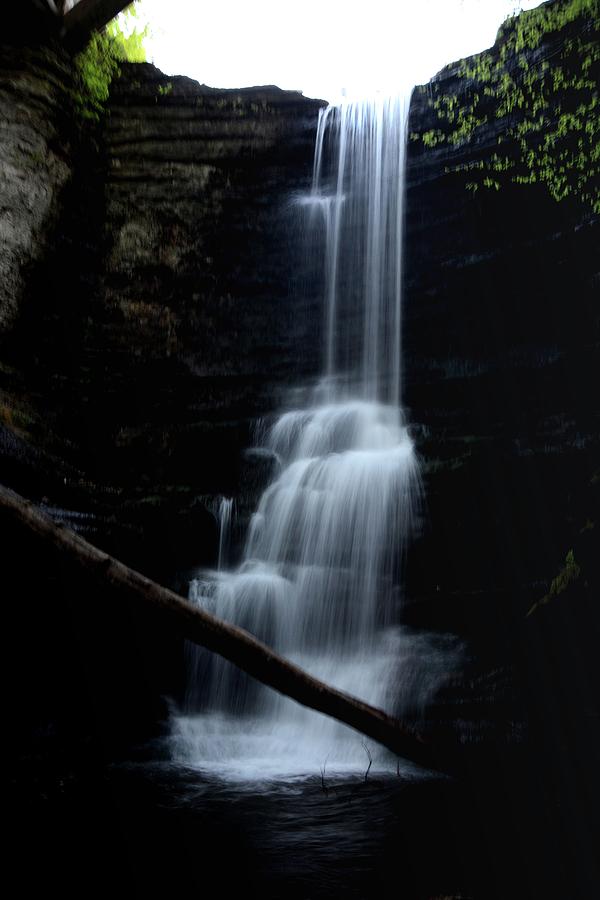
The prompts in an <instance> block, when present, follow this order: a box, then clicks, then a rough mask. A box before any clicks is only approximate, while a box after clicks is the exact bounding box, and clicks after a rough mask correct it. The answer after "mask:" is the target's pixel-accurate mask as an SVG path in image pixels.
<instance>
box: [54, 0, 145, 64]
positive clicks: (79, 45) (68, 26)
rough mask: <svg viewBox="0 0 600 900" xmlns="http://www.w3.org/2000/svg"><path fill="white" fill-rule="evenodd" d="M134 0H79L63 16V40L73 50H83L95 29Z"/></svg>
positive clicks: (102, 25) (103, 24) (106, 22)
mask: <svg viewBox="0 0 600 900" xmlns="http://www.w3.org/2000/svg"><path fill="white" fill-rule="evenodd" d="M131 3H132V0H79V2H78V3H76V4H75V6H73V7H72V8H71V9H70V10H68V12H66V13H65V14H64V17H63V40H64V43H65V44H66V45H67V46H68V47H69V49H70V50H71V51H72V52H73V53H76V52H79V50H83V48H84V47H85V45H86V44H87V42H88V41H89V39H90V37H91V36H92V32H93V31H99V30H100V29H101V28H104V26H105V25H108V23H109V22H110V21H111V19H114V18H115V16H118V15H119V13H120V12H122V11H123V10H124V9H125V7H126V6H130V5H131Z"/></svg>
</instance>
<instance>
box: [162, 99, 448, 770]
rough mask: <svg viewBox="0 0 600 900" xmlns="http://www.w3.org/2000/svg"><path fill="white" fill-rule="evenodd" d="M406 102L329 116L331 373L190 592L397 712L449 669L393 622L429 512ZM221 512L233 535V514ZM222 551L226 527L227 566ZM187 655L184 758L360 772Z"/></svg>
mask: <svg viewBox="0 0 600 900" xmlns="http://www.w3.org/2000/svg"><path fill="white" fill-rule="evenodd" d="M408 107H409V96H408V95H407V96H406V97H398V98H378V99H376V100H371V101H356V102H355V101H352V102H351V101H344V102H342V103H341V104H340V105H337V106H329V107H328V108H326V109H325V110H323V111H322V112H321V115H320V119H319V125H318V133H317V142H316V149H315V162H314V176H313V185H312V190H311V192H310V194H309V195H307V196H306V197H304V198H302V201H301V202H302V206H303V207H304V214H305V223H306V227H307V228H308V229H310V231H311V234H312V235H313V237H314V239H315V240H316V242H317V243H318V244H319V245H320V246H321V247H322V252H323V254H324V273H325V284H324V299H325V312H324V321H325V327H324V348H323V355H324V363H323V377H322V380H321V381H320V383H319V384H318V385H317V386H316V387H315V388H314V389H313V390H311V391H309V392H307V393H306V401H305V403H304V404H303V405H301V406H300V408H294V409H290V410H287V411H285V412H283V414H282V415H281V416H280V417H279V419H278V420H277V421H275V423H274V424H273V425H272V427H271V428H270V429H269V430H268V432H267V434H266V437H265V440H264V449H265V450H268V451H270V452H271V453H272V455H273V457H274V459H275V460H276V463H277V465H276V472H275V475H274V477H273V480H272V482H271V484H270V485H269V486H268V487H267V489H266V490H265V492H264V494H263V495H262V497H261V498H260V502H259V504H258V508H257V509H256V511H255V513H254V515H253V517H252V521H251V524H250V528H249V532H248V535H247V539H246V545H245V550H244V553H243V559H242V562H241V564H240V565H239V566H238V567H237V568H236V569H234V570H231V571H227V570H226V569H223V568H222V567H221V566H220V567H219V571H211V572H204V573H201V574H200V575H199V576H198V577H197V578H196V579H195V580H194V581H193V582H192V584H191V587H190V598H191V599H192V600H193V601H194V602H195V603H198V604H199V605H201V606H202V607H203V608H205V609H208V610H209V611H210V612H212V613H214V614H215V615H217V616H219V617H221V618H223V619H225V620H227V621H230V622H233V623H235V624H236V625H239V626H241V627H242V628H245V629H247V630H248V631H250V632H251V633H252V634H254V635H256V636H257V637H259V638H260V639H261V640H263V641H264V642H266V643H267V644H269V645H270V646H272V647H274V648H275V649H276V650H278V651H279V652H280V653H282V654H283V655H284V656H287V657H288V658H290V659H291V660H293V661H294V662H296V663H297V664H299V665H300V666H302V667H304V668H305V669H307V670H308V671H309V672H311V673H312V674H314V675H315V676H317V677H318V678H321V679H322V680H324V681H326V682H328V683H330V684H332V685H334V686H336V687H338V688H340V689H342V690H344V691H346V692H348V693H350V694H353V695H355V696H357V697H360V698H362V699H364V700H366V701H368V702H370V703H372V704H373V705H375V706H379V707H383V708H385V709H387V710H389V711H390V712H394V713H400V712H401V711H402V710H403V709H405V708H406V707H407V706H410V708H414V707H415V706H419V705H422V704H423V703H424V701H425V700H426V699H427V696H428V695H429V694H430V693H431V690H432V689H433V687H434V685H435V683H436V682H437V678H438V671H437V669H438V668H439V665H440V660H439V654H438V652H437V651H436V649H435V648H434V646H433V645H430V644H429V642H428V641H427V639H426V638H425V637H423V636H421V637H416V636H412V635H408V634H406V633H404V632H403V630H402V628H401V627H400V626H399V624H398V621H399V615H398V614H399V606H400V603H401V598H402V579H401V576H402V562H403V557H404V552H405V547H406V542H407V539H408V537H409V536H410V534H411V531H412V529H413V523H414V519H415V513H416V510H417V507H418V502H419V470H418V462H417V458H416V455H415V452H414V449H413V443H412V440H411V438H410V435H409V432H408V430H407V426H406V423H405V421H404V414H403V411H402V408H401V375H402V356H401V297H402V233H403V196H404V170H405V148H406V126H407V118H408ZM313 243H314V241H313ZM223 512H225V515H222V516H221V519H222V526H223V525H224V524H225V525H226V527H229V516H230V512H231V504H229V505H227V504H225V505H223V506H222V513H223ZM225 520H227V521H226V522H225ZM224 542H226V538H224V537H223V534H222V535H221V550H220V561H221V562H222V558H223V545H224ZM188 653H189V669H190V670H189V687H188V692H187V700H186V709H185V712H184V714H183V715H181V716H180V717H178V718H177V720H176V726H175V739H176V747H177V753H178V754H180V755H183V757H184V758H185V759H186V760H187V761H188V762H191V763H193V764H196V765H200V766H202V767H213V768H217V769H218V770H220V771H223V769H224V768H227V767H228V768H229V770H230V772H237V773H239V774H242V775H245V776H246V775H252V774H259V775H262V774H264V773H265V772H276V773H282V774H283V773H288V774H289V773H314V772H315V771H317V772H318V771H319V768H320V767H322V766H324V765H327V766H328V770H329V771H331V770H336V769H337V770H341V769H345V768H348V767H350V768H352V769H356V768H358V767H363V768H364V767H365V760H366V756H365V749H364V746H363V745H362V741H361V738H360V736H359V735H357V734H356V733H354V732H353V731H351V730H350V729H348V728H346V727H344V726H342V725H340V724H338V723H336V722H334V721H332V720H329V719H326V718H325V717H323V716H320V715H318V714H317V713H314V712H312V711H309V710H307V709H304V708H303V707H301V706H299V705H297V704H295V703H294V702H292V701H291V700H289V699H287V698H284V697H282V696H280V695H278V694H276V693H275V692H274V691H272V690H269V689H267V688H264V687H263V686H261V685H259V684H257V683H255V682H253V681H252V680H251V679H249V678H247V677H246V676H245V675H243V674H242V673H240V672H239V671H238V670H236V669H235V667H233V666H232V665H231V664H229V663H227V662H225V661H224V660H222V659H221V658H219V657H216V656H212V655H210V654H208V653H207V652H204V651H202V650H199V649H197V648H192V647H190V648H188ZM373 752H374V753H376V751H375V748H373ZM381 758H384V757H383V754H382V756H381ZM379 762H380V758H378V757H377V756H376V757H375V764H376V765H377V764H378V763H379Z"/></svg>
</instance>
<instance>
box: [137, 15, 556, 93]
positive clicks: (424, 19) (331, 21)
mask: <svg viewBox="0 0 600 900" xmlns="http://www.w3.org/2000/svg"><path fill="white" fill-rule="evenodd" d="M539 3H540V0H522V2H517V0H301V2H294V3H290V2H286V0H217V2H214V0H213V2H210V0H204V2H203V0H140V3H139V10H140V18H141V19H142V21H148V22H149V24H150V28H151V32H152V33H151V36H150V37H149V39H148V41H147V44H146V46H147V49H148V58H149V60H151V61H152V62H154V63H155V65H157V66H158V68H159V69H161V70H162V71H163V72H165V73H166V74H168V75H188V76H189V77H191V78H195V79H196V80H198V81H200V82H203V83H205V84H208V85H211V86H212V87H221V88H225V87H244V86H249V85H258V84H277V85H278V86H279V87H281V88H291V89H295V90H300V91H302V92H303V93H304V94H306V95H307V96H309V97H319V98H322V99H325V100H330V101H335V100H336V99H337V98H338V97H339V95H340V94H341V92H342V89H345V90H346V91H347V93H348V94H350V95H354V94H357V93H359V94H363V95H364V94H367V93H373V92H374V91H385V92H394V93H396V92H397V91H398V90H399V89H401V88H402V86H403V85H405V84H406V83H407V82H409V83H410V86H412V85H414V84H420V83H422V82H425V81H427V80H428V79H429V78H430V77H431V76H432V75H434V74H435V73H436V72H437V71H438V70H439V69H441V68H442V67H443V66H444V65H446V64H447V63H450V62H453V61H454V60H457V59H460V58H461V57H463V56H468V55H470V54H472V53H477V52H478V51H480V50H483V49H485V48H486V47H490V46H491V45H492V44H493V42H494V38H495V35H496V31H497V30H498V27H499V25H500V24H501V23H502V22H503V20H504V19H505V18H506V17H507V16H508V15H510V14H511V13H513V12H515V11H517V10H518V9H531V8H532V7H534V6H538V5H539Z"/></svg>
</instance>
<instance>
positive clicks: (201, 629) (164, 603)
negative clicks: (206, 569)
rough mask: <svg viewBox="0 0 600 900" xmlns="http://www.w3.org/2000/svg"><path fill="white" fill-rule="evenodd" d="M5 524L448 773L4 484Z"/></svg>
mask: <svg viewBox="0 0 600 900" xmlns="http://www.w3.org/2000/svg"><path fill="white" fill-rule="evenodd" d="M2 519H3V520H4V521H5V522H7V523H8V524H9V525H10V526H11V527H16V528H18V529H19V530H20V531H21V532H23V534H24V536H26V537H28V538H30V539H32V540H34V541H37V542H38V543H40V542H41V543H43V544H44V546H45V547H48V546H50V547H52V548H53V551H54V552H55V553H56V555H57V556H58V557H59V558H60V560H61V562H62V563H63V565H65V564H66V566H67V568H69V567H71V568H72V569H78V570H80V571H81V570H82V571H83V572H84V574H85V575H86V577H89V578H90V579H93V580H95V581H96V582H100V583H101V584H102V585H103V586H106V588H108V589H110V590H111V591H112V592H113V593H115V594H116V595H118V596H119V597H120V598H123V599H126V600H129V601H132V602H133V603H134V604H136V605H137V606H138V607H139V608H141V609H146V610H154V611H155V612H156V613H158V614H159V615H160V617H161V619H162V621H163V622H164V623H165V625H166V626H168V627H170V628H172V629H173V630H174V631H177V632H178V633H179V634H180V635H181V636H182V637H184V638H186V639H187V640H189V641H192V642H193V643H195V644H199V645H200V646H201V647H205V648H207V649H208V650H211V651H212V652H214V653H218V654H219V655H220V656H223V657H224V658H225V659H227V660H229V661H230V662H232V663H233V664H234V665H236V666H238V667H239V668H240V669H242V670H243V671H244V672H246V673H247V674H248V675H251V676H252V677H254V678H256V679H257V680H258V681H261V682H262V683H263V684H266V685H268V686H269V687H271V688H273V689H274V690H276V691H279V693H281V694H285V695H286V696H288V697H291V698H292V699H293V700H296V701H297V702H298V703H301V704H302V705H304V706H308V707H310V708H311V709H314V710H317V711H318V712H321V713H324V714H325V715H327V716H331V717H332V718H334V719H337V720H338V721H340V722H343V723H344V724H346V725H349V726H350V727H352V728H354V729H356V730H357V731H359V732H361V733H362V734H364V735H366V736H367V737H370V738H372V739H373V740H375V741H377V742H378V743H380V744H383V746H385V747H387V748H388V749H390V750H392V751H393V752H394V753H396V754H397V755H398V756H402V757H404V758H405V759H409V760H411V761H413V762H415V763H417V764H418V765H422V766H425V767H426V768H437V769H439V768H440V766H439V764H438V763H437V762H436V759H435V755H434V752H433V748H432V746H431V745H430V744H429V743H427V742H426V741H424V740H423V738H421V737H420V736H419V735H418V734H417V733H415V732H414V731H412V730H411V729H409V728H407V727H406V726H405V725H404V724H403V723H402V722H400V721H399V720H398V719H395V718H393V717H392V716H388V715H387V714H386V713H385V712H383V711H382V710H381V709H377V708H375V707H373V706H370V705H369V704H367V703H363V702H362V701H361V700H358V699H356V698H355V697H351V696H350V695H349V694H345V693H342V692H341V691H338V690H336V689H335V688H332V687H330V686H329V685H327V684H324V683H323V682H322V681H319V680H318V679H316V678H313V677H312V675H309V674H308V673H307V672H305V671H304V670H303V669H301V668H299V667H298V666H296V665H294V664H293V663H291V662H289V661H288V660H286V659H284V658H283V657H282V656H279V654H277V653H275V652H274V651H273V650H272V649H270V648H269V647H267V646H266V645H265V644H263V643H261V642H260V641H258V640H257V639H256V638H254V637H253V636H252V635H251V634H249V633H248V632H246V631H243V630H242V629H241V628H237V627H236V626H234V625H229V624H228V623H226V622H223V621H222V620H220V619H218V618H216V617H215V616H212V615H210V614H209V613H207V612H204V611H203V610H201V609H198V608H197V607H195V606H192V605H191V604H190V603H188V602H187V601H186V600H184V599H183V598H182V597H180V596H178V595H177V594H175V593H174V592H173V591H170V590H168V589H167V588H164V587H161V586H160V585H158V584H156V583H155V582H153V581H151V580H150V579H149V578H146V577H145V576H144V575H141V574H140V573H139V572H136V571H134V570H133V569H130V568H129V567H128V566H126V565H124V564H123V563H122V562H119V560H117V559H114V558H113V557H111V556H109V555H108V554H107V553H104V552H103V551H101V550H99V549H98V548H97V547H94V546H93V545H92V544H90V543H88V542H87V541H86V540H84V539H83V538H82V537H80V536H79V535H77V534H75V533H74V532H73V531H70V530H69V529H68V528H65V527H64V526H61V525H57V524H56V523H54V522H53V521H52V520H51V519H49V518H48V517H47V516H45V515H43V514H42V513H41V512H40V511H39V510H38V509H37V508H36V507H35V505H34V504H33V503H31V502H30V501H28V500H25V499H24V498H23V497H21V496H19V494H16V493H15V492H14V491H11V490H9V489H8V488H6V487H3V486H2V485H0V522H1V521H2Z"/></svg>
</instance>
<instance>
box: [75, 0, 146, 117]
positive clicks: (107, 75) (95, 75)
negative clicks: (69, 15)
mask: <svg viewBox="0 0 600 900" xmlns="http://www.w3.org/2000/svg"><path fill="white" fill-rule="evenodd" d="M147 33H148V28H147V26H146V27H145V28H140V27H138V22H137V10H136V8H135V6H134V5H132V6H131V7H129V8H128V9H127V10H126V11H125V12H123V13H121V15H120V16H118V17H117V18H116V19H113V20H112V22H109V24H108V25H107V26H106V28H105V29H104V30H103V31H99V32H95V33H94V34H93V35H92V37H91V39H90V41H89V43H88V45H87V47H86V48H85V50H83V51H82V52H81V53H79V54H78V55H77V57H76V58H75V68H76V72H77V78H78V82H79V84H78V91H77V93H76V95H75V103H76V107H77V110H78V112H79V114H80V115H81V116H82V117H83V118H84V119H92V120H98V118H99V117H100V114H101V113H102V111H103V110H104V106H105V104H106V101H107V100H108V95H109V91H110V85H111V82H112V80H113V78H115V77H116V76H117V75H118V74H119V71H120V63H122V62H145V61H146V51H145V48H144V41H145V39H146V37H147Z"/></svg>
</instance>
